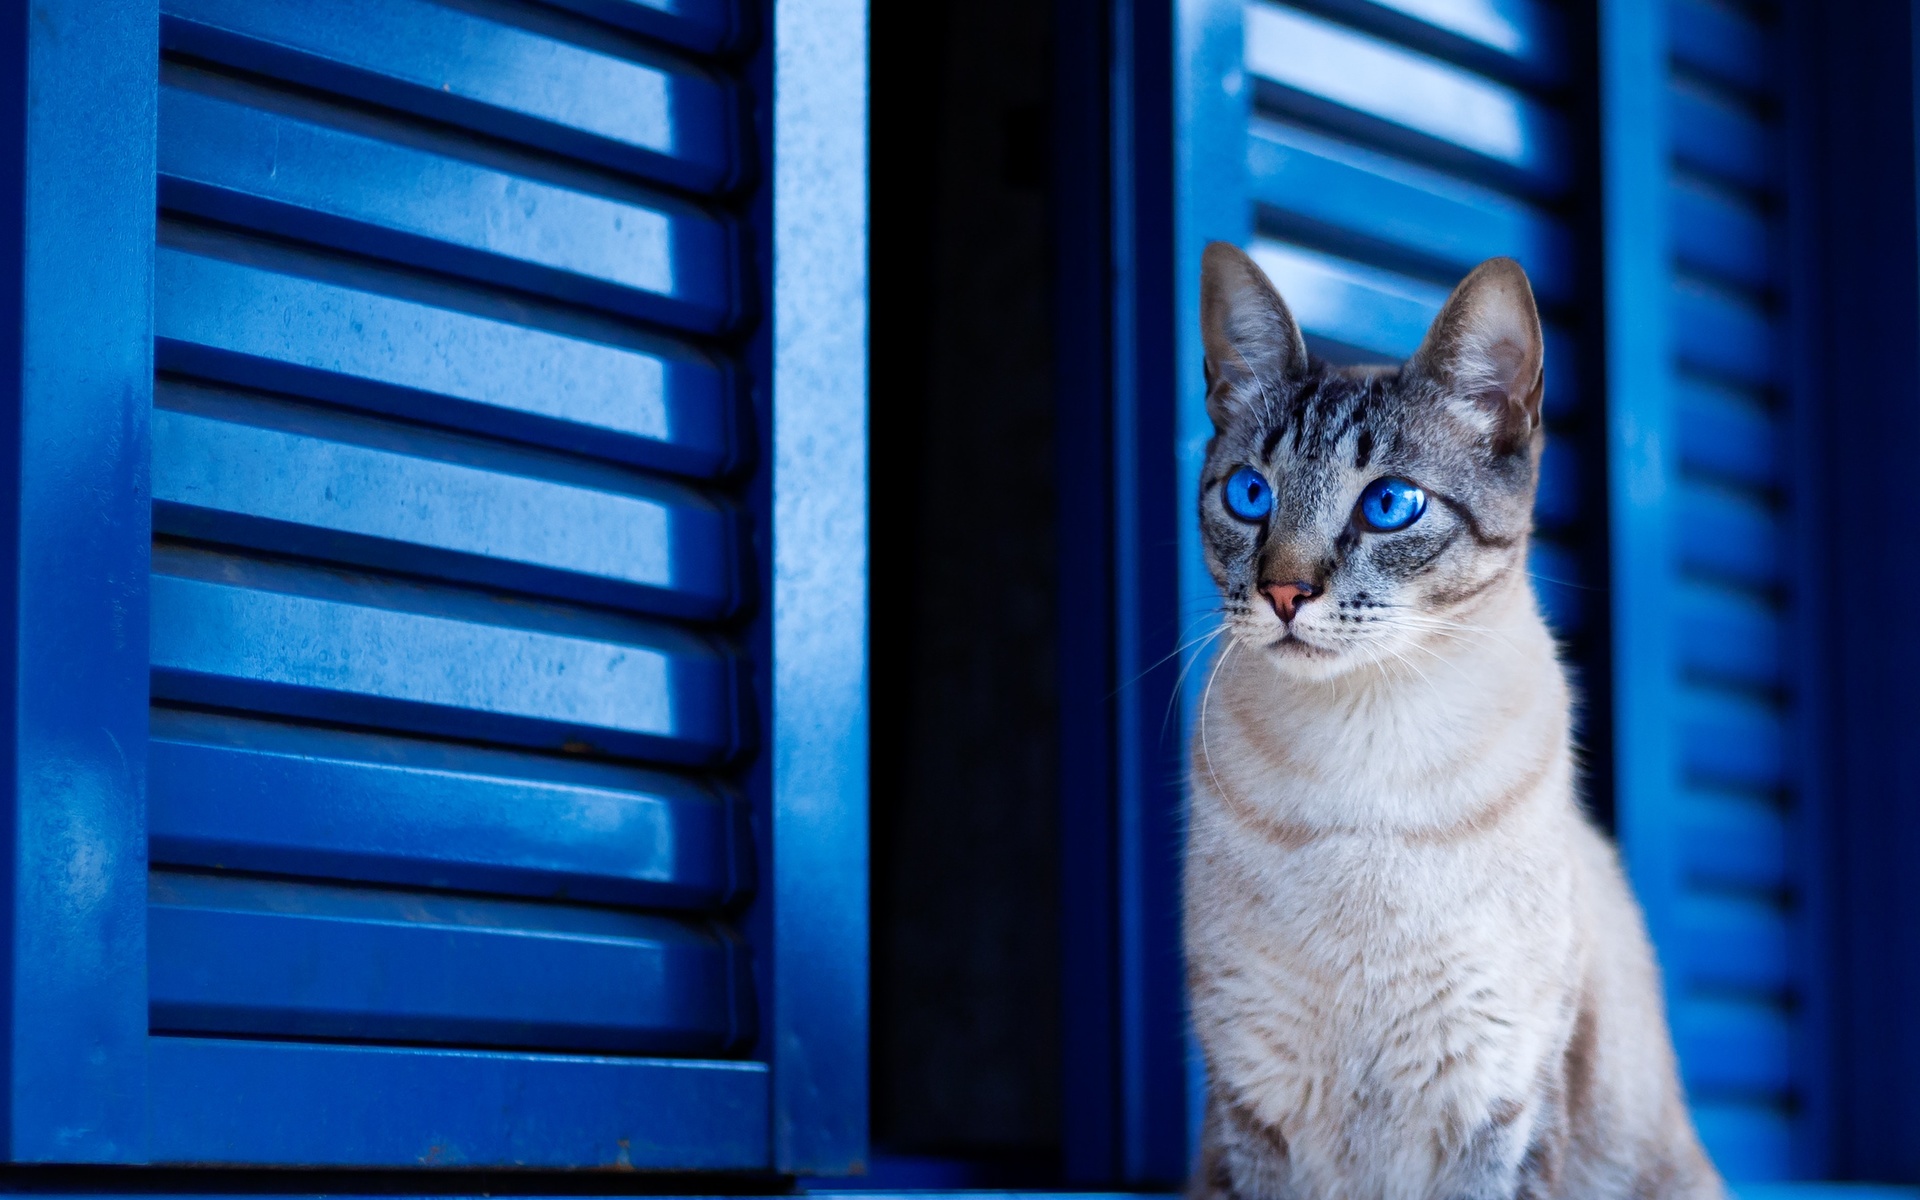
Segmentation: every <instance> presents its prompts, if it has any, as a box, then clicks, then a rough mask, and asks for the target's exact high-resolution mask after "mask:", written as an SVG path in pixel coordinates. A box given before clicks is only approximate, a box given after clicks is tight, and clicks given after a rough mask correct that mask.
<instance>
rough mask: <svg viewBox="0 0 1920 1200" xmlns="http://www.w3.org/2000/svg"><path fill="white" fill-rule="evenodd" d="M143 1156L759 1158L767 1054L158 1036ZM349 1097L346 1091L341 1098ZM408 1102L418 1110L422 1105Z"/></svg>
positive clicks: (391, 1163) (730, 1162)
mask: <svg viewBox="0 0 1920 1200" xmlns="http://www.w3.org/2000/svg"><path fill="white" fill-rule="evenodd" d="M149 1045H150V1051H149V1066H148V1079H149V1080H150V1086H151V1087H152V1088H153V1089H154V1092H155V1094H156V1095H161V1096H180V1097H191V1098H192V1103H174V1104H155V1105H154V1106H153V1120H152V1143H151V1145H152V1151H151V1159H152V1161H153V1162H154V1163H155V1164H182V1165H187V1164H191V1165H194V1166H204V1165H205V1164H207V1163H209V1162H232V1161H234V1160H235V1158H236V1157H237V1156H240V1155H242V1154H244V1155H245V1156H246V1160H247V1161H267V1162H275V1163H285V1164H289V1165H299V1166H310V1167H406V1168H408V1169H412V1170H417V1169H419V1168H421V1167H469V1168H471V1167H483V1166H500V1167H513V1168H516V1169H525V1168H537V1167H546V1168H572V1169H579V1168H601V1169H611V1170H625V1171H630V1170H645V1169H648V1168H655V1169H659V1168H672V1169H675V1170H687V1171H695V1170H721V1171H724V1170H733V1171H742V1170H764V1169H765V1167H766V1163H767V1149H766V1129H767V1125H768V1122H769V1120H770V1112H769V1108H770V1103H769V1089H768V1086H767V1066H766V1064H765V1063H757V1062H715V1061H711V1060H694V1061H684V1060H683V1061H674V1060H671V1059H659V1058H632V1057H628V1058H615V1057H604V1056H590V1055H561V1054H521V1053H505V1052H499V1051H493V1052H489V1051H479V1050H432V1049H423V1048H416V1047H389V1046H344V1045H327V1044H315V1043H301V1042H261V1041H254V1040H250V1039H245V1038H226V1037H221V1038H209V1037H166V1036H156V1037H154V1038H152V1039H150V1041H149ZM343 1098H352V1102H350V1103H349V1102H343ZM422 1114H431V1119H430V1120H423V1119H422Z"/></svg>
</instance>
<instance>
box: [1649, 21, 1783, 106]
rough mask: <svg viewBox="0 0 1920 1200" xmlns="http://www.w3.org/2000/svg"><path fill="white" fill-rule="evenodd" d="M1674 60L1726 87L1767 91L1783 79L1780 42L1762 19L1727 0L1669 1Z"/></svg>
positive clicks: (1669, 34) (1670, 34)
mask: <svg viewBox="0 0 1920 1200" xmlns="http://www.w3.org/2000/svg"><path fill="white" fill-rule="evenodd" d="M1667 30H1668V33H1667V36H1668V39H1669V49H1670V51H1671V53H1672V55H1673V59H1674V62H1675V63H1677V64H1679V65H1681V66H1683V67H1685V68H1686V69H1687V70H1689V71H1694V72H1698V73H1699V74H1700V75H1702V76H1705V77H1706V78H1708V79H1711V80H1713V81H1714V82H1716V83H1719V84H1721V85H1723V86H1726V87H1733V88H1739V89H1743V90H1745V91H1749V92H1757V93H1764V92H1766V91H1768V90H1769V89H1773V88H1777V87H1778V86H1779V84H1780V82H1781V73H1780V69H1779V63H1778V62H1776V61H1775V55H1774V46H1773V45H1772V42H1771V40H1770V39H1769V38H1768V36H1767V34H1766V33H1764V32H1763V31H1762V30H1761V28H1760V26H1759V24H1758V23H1757V22H1755V21H1754V19H1753V18H1752V17H1750V16H1748V15H1747V14H1746V13H1743V12H1741V11H1740V10H1739V9H1737V8H1735V7H1734V6H1733V5H1731V4H1727V3H1724V0H1669V3H1668V5H1667Z"/></svg>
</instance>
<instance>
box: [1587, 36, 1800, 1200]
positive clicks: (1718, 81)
mask: <svg viewBox="0 0 1920 1200" xmlns="http://www.w3.org/2000/svg"><path fill="white" fill-rule="evenodd" d="M1602 13H1603V25H1602V29H1603V48H1604V55H1605V64H1606V65H1605V74H1604V77H1603V87H1602V96H1603V99H1604V102H1605V107H1604V112H1605V121H1606V126H1607V127H1606V130H1605V134H1606V147H1607V148H1606V159H1605V162H1606V169H1607V170H1606V180H1607V182H1606V207H1607V271H1608V314H1609V345H1608V367H1609V382H1610V388H1611V390H1612V396H1611V398H1610V408H1611V411H1612V431H1611V438H1610V453H1611V455H1612V457H1613V463H1614V466H1613V483H1612V505H1613V524H1614V530H1615V545H1614V571H1615V578H1616V579H1617V580H1620V581H1622V582H1623V587H1622V588H1621V590H1620V593H1619V602H1618V603H1616V605H1615V606H1614V616H1613V623H1614V641H1615V646H1616V651H1615V671H1614V678H1615V697H1616V710H1617V721H1616V730H1617V734H1616V736H1617V744H1618V753H1617V761H1618V763H1619V768H1618V779H1619V786H1618V811H1619V828H1620V835H1621V842H1622V846H1623V848H1624V851H1625V853H1626V856H1627V861H1628V865H1629V868H1630V870H1631V872H1632V875H1633V879H1634V883H1635V886H1636V888H1637V890H1638V891H1639V893H1640V896H1641V899H1642V901H1643V903H1644V904H1645V906H1646V909H1647V916H1648V920H1649V923H1650V925H1651V926H1652V929H1653V932H1654V937H1655V940H1656V941H1657V942H1658V944H1659V948H1660V953H1661V958H1662V962H1663V965H1664V967H1665V970H1666V984H1667V995H1668V1003H1669V1007H1670V1009H1671V1016H1672V1022H1673V1029H1674V1037H1675V1042H1676V1044H1677V1047H1678V1049H1679V1052H1680V1057H1681V1063H1682V1068H1683V1073H1684V1076H1685V1079H1686V1084H1687V1088H1688V1092H1689V1095H1690V1098H1691V1100H1692V1102H1693V1106H1694V1110H1695V1113H1696V1116H1697V1118H1698V1121H1699V1125H1700V1132H1701V1135H1702V1137H1703V1138H1704V1139H1705V1140H1706V1143H1707V1146H1708V1149H1709V1150H1710V1151H1711V1152H1712V1154H1713V1156H1714V1158H1715V1160H1716V1162H1718V1163H1719V1165H1720V1167H1721V1169H1722V1171H1723V1172H1724V1173H1726V1174H1727V1176H1728V1177H1729V1178H1731V1179H1734V1180H1767V1179H1782V1178H1796V1177H1802V1176H1805V1175H1807V1174H1809V1173H1812V1172H1815V1171H1817V1170H1818V1169H1819V1164H1820V1162H1821V1153H1820V1148H1819V1147H1818V1146H1817V1145H1816V1144H1815V1140H1816V1137H1817V1133H1816V1128H1817V1124H1818V1122H1817V1116H1816V1110H1817V1108H1818V1106H1819V1104H1820V1097H1819V1096H1818V1095H1817V1088H1816V1078H1815V1074H1814V1071H1813V1070H1812V1069H1811V1068H1812V1067H1813V1066H1814V1064H1815V1063H1816V1062H1817V1058H1816V1056H1815V1054H1814V1046H1813V1045H1812V1032H1813V1030H1814V1028H1815V1027H1816V1025H1815V1022H1816V1021H1817V1018H1818V1004H1819V997H1818V995H1816V994H1815V992H1814V990H1813V987H1814V984H1815V983H1816V981H1817V972H1815V971H1814V970H1813V969H1812V965H1813V962H1814V953H1813V947H1812V945H1811V943H1810V941H1809V940H1808V939H1809V937H1810V932H1809V928H1808V923H1807V919H1806V918H1807V914H1808V911H1809V909H1808V904H1809V902H1810V899H1811V891H1810V885H1811V883H1812V877H1811V873H1810V872H1811V868H1812V867H1813V866H1814V863H1813V862H1812V854H1813V851H1812V850H1811V847H1812V846H1813V845H1815V844H1816V843H1815V841H1814V839H1813V837H1812V836H1811V832H1812V825H1811V822H1810V817H1811V810H1812V808H1813V805H1814V803H1815V799H1816V792H1815V787H1816V782H1817V781H1816V780H1815V779H1814V777H1813V771H1812V765H1813V763H1812V755H1811V754H1810V753H1809V750H1810V747H1811V744H1812V733H1813V728H1812V725H1811V723H1810V722H1808V721H1807V720H1805V719H1804V717H1803V716H1802V715H1801V708H1802V706H1803V705H1804V704H1805V702H1806V685H1807V682H1808V680H1809V675H1808V673H1807V669H1806V668H1807V666H1808V664H1806V663H1805V662H1802V661H1799V660H1798V658H1797V657H1796V653H1797V652H1796V648H1795V645H1794V643H1793V642H1791V641H1790V640H1789V639H1788V638H1787V637H1786V634H1785V630H1784V627H1783V623H1782V620H1781V597H1782V589H1783V588H1784V587H1785V586H1787V585H1788V583H1789V580H1788V579H1787V578H1786V577H1785V576H1784V574H1783V570H1784V565H1785V564H1786V563H1787V562H1789V561H1792V560H1793V559H1795V558H1796V557H1797V552H1796V551H1797V547H1798V546H1799V545H1800V544H1801V543H1800V540H1799V539H1801V538H1802V537H1803V536H1804V531H1803V530H1801V529H1800V528H1799V527H1798V524H1797V522H1798V519H1799V518H1798V516H1797V513H1798V508H1797V506H1796V498H1797V495H1798V493H1799V492H1800V491H1801V484H1800V479H1799V476H1798V475H1797V465H1796V464H1797V462H1798V461H1799V460H1803V459H1804V458H1805V455H1804V453H1803V452H1802V451H1801V450H1799V449H1797V448H1796V443H1797V442H1799V440H1800V439H1798V438H1797V437H1796V435H1795V432H1794V431H1795V429H1796V427H1797V426H1796V420H1797V418H1796V415H1795V410H1794V402H1793V397H1794V394H1795V389H1794V387H1793V375H1794V363H1795V349H1794V347H1795V344H1796V343H1795V335H1794V329H1795V322H1794V321H1793V320H1792V312H1791V302H1792V300H1793V295H1792V288H1791V287H1790V282H1791V276H1792V273H1791V272H1790V270H1789V269H1788V266H1787V262H1788V251H1787V245H1786V237H1785V234H1784V215H1785V208H1786V204H1787V200H1788V197H1787V196H1786V194H1785V178H1786V176H1785V170H1784V163H1783V155H1784V153H1785V142H1786V138H1785V118H1784V114H1783V111H1782V103H1783V98H1782V92H1783V88H1782V83H1781V80H1780V79H1779V78H1778V75H1777V67H1776V54H1777V49H1778V48H1777V46H1776V45H1775V39H1776V37H1777V29H1776V25H1775V18H1773V17H1769V16H1767V15H1765V14H1764V12H1762V11H1761V10H1759V9H1757V8H1749V7H1741V8H1738V9H1736V8H1734V7H1732V6H1730V5H1725V4H1721V3H1716V2H1714V0H1632V2H1630V3H1613V4H1610V5H1602Z"/></svg>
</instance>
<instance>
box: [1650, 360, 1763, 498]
mask: <svg viewBox="0 0 1920 1200" xmlns="http://www.w3.org/2000/svg"><path fill="white" fill-rule="evenodd" d="M1673 389H1674V404H1675V406H1676V408H1677V415H1678V417H1679V423H1680V465H1681V466H1682V468H1684V469H1685V470H1686V471H1687V472H1688V474H1691V475H1697V476H1699V477H1701V478H1704V479H1714V480H1718V481H1721V482H1725V483H1731V484H1738V485H1744V486H1746V487H1750V488H1762V489H1764V488H1768V487H1771V486H1773V485H1774V484H1775V483H1776V481H1778V480H1779V479H1781V478H1783V477H1784V473H1785V467H1786V458H1785V454H1784V450H1783V448H1782V446H1781V421H1780V416H1779V414H1778V413H1777V412H1775V411H1773V410H1772V409H1771V408H1769V406H1768V405H1767V402H1766V397H1765V394H1764V393H1761V392H1757V391H1753V390H1750V389H1745V388H1739V387H1730V386H1727V385H1724V384H1721V383H1718V382H1715V381H1710V380H1706V379H1703V378H1701V377H1699V376H1697V375H1688V374H1681V375H1679V376H1676V377H1675V379H1674V381H1673Z"/></svg>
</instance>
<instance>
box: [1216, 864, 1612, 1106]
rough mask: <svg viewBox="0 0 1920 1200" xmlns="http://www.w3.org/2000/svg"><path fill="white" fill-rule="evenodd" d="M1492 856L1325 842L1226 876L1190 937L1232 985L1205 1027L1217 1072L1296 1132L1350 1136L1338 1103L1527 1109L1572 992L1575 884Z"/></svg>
mask: <svg viewBox="0 0 1920 1200" xmlns="http://www.w3.org/2000/svg"><path fill="white" fill-rule="evenodd" d="M1487 849H1488V848H1487V847H1485V846H1481V847H1449V846H1416V847H1407V846H1403V845H1395V844H1390V843H1389V842H1387V841H1372V840H1369V839H1364V838H1359V837H1352V838H1330V839H1322V840H1320V841H1318V842H1316V843H1314V844H1313V845H1311V846H1307V847H1301V848H1295V849H1291V850H1287V851H1285V852H1275V853H1273V854H1271V855H1269V856H1268V861H1266V862H1264V863H1262V864H1259V866H1260V868H1261V869H1256V870H1252V871H1247V870H1246V869H1245V868H1246V866H1247V864H1244V863H1243V864H1240V868H1241V869H1239V870H1231V871H1229V872H1227V874H1228V876H1230V877H1232V883H1231V884H1230V885H1229V886H1228V887H1227V888H1224V889H1222V890H1221V891H1220V892H1219V893H1217V895H1216V898H1217V899H1219V900H1220V901H1221V907H1220V910H1219V911H1218V912H1217V913H1216V914H1215V917H1214V919H1212V920H1211V921H1207V922H1202V924H1203V925H1204V926H1207V928H1205V929H1202V930H1196V931H1195V932H1196V933H1200V934H1201V935H1202V936H1206V937H1208V938H1209V940H1210V942H1211V945H1210V946H1209V947H1208V949H1207V950H1206V951H1205V956H1206V957H1207V958H1209V959H1212V960H1213V961H1214V962H1216V963H1218V964H1219V965H1220V966H1221V967H1222V968H1223V969H1221V970H1219V971H1217V972H1213V973H1212V975H1213V985H1212V986H1213V988H1214V991H1213V995H1212V998H1211V1001H1210V1003H1209V1004H1208V1005H1207V1007H1209V1008H1210V1009H1211V1010H1212V1011H1211V1012H1210V1013H1208V1014H1197V1015H1202V1019H1203V1022H1204V1023H1211V1024H1213V1025H1214V1026H1215V1029H1216V1031H1217V1032H1218V1033H1219V1034H1220V1035H1221V1036H1219V1037H1216V1038H1212V1039H1209V1040H1210V1042H1212V1043H1213V1044H1212V1045H1210V1047H1209V1049H1210V1053H1211V1054H1213V1055H1214V1057H1215V1059H1216V1068H1217V1069H1220V1070H1222V1071H1223V1072H1224V1074H1225V1075H1227V1076H1228V1077H1236V1076H1237V1077H1240V1078H1241V1079H1243V1080H1248V1081H1252V1080H1258V1081H1260V1082H1259V1085H1258V1089H1257V1090H1259V1091H1260V1092H1261V1093H1263V1099H1264V1100H1265V1103H1266V1104H1267V1105H1270V1106H1272V1115H1273V1116H1274V1117H1275V1118H1276V1119H1280V1118H1282V1117H1283V1114H1284V1120H1283V1121H1282V1124H1284V1125H1285V1126H1288V1127H1292V1128H1295V1129H1301V1128H1302V1127H1303V1126H1304V1125H1310V1124H1312V1123H1313V1122H1314V1121H1315V1120H1316V1119H1331V1120H1338V1119H1341V1118H1339V1116H1338V1114H1337V1113H1336V1112H1334V1111H1333V1110H1331V1109H1329V1107H1328V1106H1329V1105H1330V1104H1332V1103H1333V1102H1332V1100H1331V1099H1330V1098H1332V1097H1346V1098H1348V1101H1349V1102H1351V1101H1354V1100H1362V1101H1363V1102H1365V1103H1368V1104H1370V1105H1372V1106H1373V1107H1375V1109H1376V1110H1377V1111H1379V1112H1382V1113H1384V1112H1386V1111H1388V1110H1400V1109H1405V1108H1408V1107H1409V1106H1410V1107H1411V1108H1418V1109H1431V1108H1439V1109H1443V1110H1447V1111H1450V1112H1453V1113H1456V1114H1472V1113H1475V1112H1485V1111H1486V1110H1487V1109H1488V1108H1489V1107H1490V1106H1492V1105H1495V1104H1497V1103H1499V1102H1500V1101H1501V1100H1503V1099H1507V1098H1516V1097H1517V1096H1518V1095H1521V1094H1524V1093H1525V1092H1526V1091H1527V1090H1528V1089H1530V1088H1531V1087H1532V1085H1533V1083H1534V1081H1535V1080H1536V1079H1537V1078H1538V1073H1539V1070H1540V1065H1541V1062H1542V1058H1543V1056H1544V1055H1546V1054H1547V1053H1549V1052H1550V1048H1551V1046H1552V1045H1554V1044H1555V1043H1556V1042H1557V1040H1558V1038H1559V1029H1558V1026H1559V1025H1560V1024H1561V1023H1562V1021H1563V1018H1562V1015H1561V1014H1562V1013H1563V1012H1565V1011H1566V1009H1567V1004H1568V1002H1569V1000H1570V981H1571V980H1572V979H1574V978H1576V977H1577V970H1576V969H1575V967H1574V965H1573V964H1574V955H1575V951H1576V947H1575V939H1574V934H1573V928H1572V922H1571V919H1570V918H1571V913H1570V905H1569V904H1568V903H1567V901H1566V897H1565V895H1564V894H1563V892H1564V888H1565V886H1566V881H1565V876H1564V873H1562V874H1561V876H1560V878H1559V879H1557V880H1556V878H1555V877H1554V876H1553V874H1552V872H1551V871H1549V870H1547V869H1545V868H1546V864H1533V863H1528V862H1525V861H1520V862H1516V861H1515V858H1514V854H1513V853H1508V854H1505V855H1500V854H1489V853H1487V852H1486V851H1487ZM1220 882H1222V883H1223V884H1225V883H1227V882H1228V880H1227V879H1222V880H1221V881H1220ZM1209 1017H1210V1018H1211V1020H1210V1021H1208V1018H1209ZM1468 1119H1469V1122H1470V1123H1471V1120H1472V1118H1471V1117H1469V1118H1468ZM1416 1123H1417V1122H1416Z"/></svg>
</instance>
